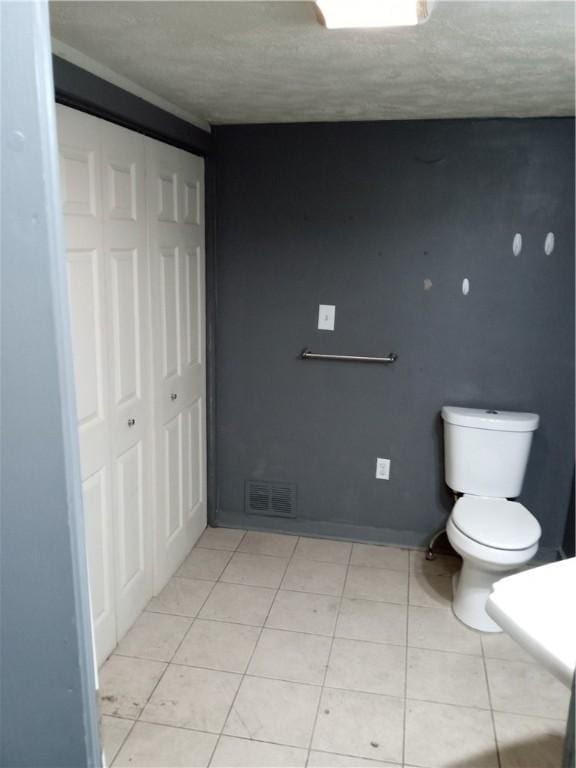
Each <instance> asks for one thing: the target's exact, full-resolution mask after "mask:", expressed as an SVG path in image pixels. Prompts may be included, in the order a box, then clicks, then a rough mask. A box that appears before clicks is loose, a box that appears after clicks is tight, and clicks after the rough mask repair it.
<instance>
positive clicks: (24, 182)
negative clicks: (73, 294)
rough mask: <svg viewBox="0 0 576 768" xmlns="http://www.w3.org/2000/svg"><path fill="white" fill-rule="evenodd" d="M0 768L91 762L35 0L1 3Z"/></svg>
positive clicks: (66, 343) (90, 676) (87, 670)
mask: <svg viewBox="0 0 576 768" xmlns="http://www.w3.org/2000/svg"><path fill="white" fill-rule="evenodd" d="M0 22H1V27H2V45H1V49H2V195H1V197H2V293H1V306H2V319H1V329H2V338H1V348H2V386H1V395H2V400H1V412H2V428H1V430H0V438H1V452H2V487H1V510H2V515H1V521H0V522H1V526H0V545H1V553H0V582H1V584H2V599H1V603H0V626H1V635H0V668H1V671H0V680H1V697H0V711H1V718H0V728H1V733H0V765H2V766H6V767H8V766H10V768H17V767H20V766H27V767H29V768H39V766H42V767H43V768H47V767H48V766H54V768H68V767H69V768H80V766H82V767H83V768H84V767H85V766H96V765H100V748H99V743H98V732H97V711H96V693H95V677H94V669H93V657H92V641H91V633H90V623H89V621H90V620H89V608H88V581H87V574H86V562H85V555H84V547H83V541H84V538H83V527H82V505H81V494H80V469H79V453H78V445H77V442H78V435H77V428H76V414H75V403H74V394H73V378H72V359H71V357H72V356H71V349H72V348H71V341H70V328H69V323H68V317H67V306H68V301H67V294H66V284H65V274H64V269H65V267H64V258H63V256H62V240H61V238H60V232H59V230H60V221H61V209H60V204H59V195H58V186H57V150H56V128H55V116H54V101H53V83H52V77H51V67H50V37H49V30H48V11H47V4H46V3H45V2H26V3H0Z"/></svg>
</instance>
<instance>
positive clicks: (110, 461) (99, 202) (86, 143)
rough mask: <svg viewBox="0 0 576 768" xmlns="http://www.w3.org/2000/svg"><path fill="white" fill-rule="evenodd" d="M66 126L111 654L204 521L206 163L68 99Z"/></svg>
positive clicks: (77, 315)
mask: <svg viewBox="0 0 576 768" xmlns="http://www.w3.org/2000/svg"><path fill="white" fill-rule="evenodd" d="M58 129H59V144H60V166H61V189H62V204H63V211H64V222H65V236H66V254H67V257H66V258H67V264H68V276H69V296H70V305H71V319H72V335H73V348H74V365H75V381H76V399H77V411H78V423H79V436H80V451H81V461H82V482H83V492H84V512H85V523H86V538H87V553H88V566H89V580H90V591H91V603H92V616H93V628H94V638H95V647H96V655H97V658H98V661H99V662H101V661H103V660H104V659H105V658H106V657H107V656H108V654H109V653H110V652H111V651H112V650H113V648H114V646H115V645H116V643H117V641H118V640H119V639H120V638H121V637H122V635H123V634H124V633H125V632H126V631H127V629H128V628H129V627H130V626H131V624H132V623H133V622H134V620H135V619H136V618H137V616H138V614H139V613H140V611H141V610H142V609H143V608H144V607H145V605H146V603H147V602H148V600H149V599H150V597H151V596H152V595H153V594H155V593H157V592H158V591H159V590H160V589H161V588H162V587H163V586H164V584H165V583H166V581H167V580H168V579H169V578H170V576H171V575H172V573H173V572H174V570H175V569H176V568H177V567H178V565H179V564H180V562H181V561H182V559H183V558H184V557H185V556H186V554H187V552H188V551H189V550H190V548H191V546H192V545H193V544H194V542H195V540H196V538H197V537H198V536H199V535H200V532H201V531H202V529H203V528H204V526H205V522H206V509H205V500H204V487H205V485H204V476H205V417H204V397H205V383H204V379H205V376H204V371H205V367H204V322H203V317H204V277H203V269H204V223H203V222H204V214H203V163H202V160H201V159H200V158H196V157H194V156H192V155H189V154H188V153H185V152H183V151H181V150H177V149H173V148H171V147H167V146H165V145H163V144H161V143H159V142H155V141H152V140H151V139H147V138H145V137H143V136H142V135H140V134H137V133H134V132H132V131H128V130H126V129H124V128H120V127H118V126H116V125H112V124H111V123H108V122H106V121H103V120H99V119H97V118H94V117H92V116H89V115H86V114H83V113H81V112H78V111H76V110H72V109H69V108H67V107H60V106H59V107H58ZM165 157H166V158H170V163H169V164H168V165H166V162H165V160H164V158H165ZM170 206H171V207H170ZM165 224H166V225H167V226H168V229H166V230H165V227H164V225H165ZM168 232H169V235H168V234H167V233H168ZM165 259H166V260H165ZM174 396H175V397H174Z"/></svg>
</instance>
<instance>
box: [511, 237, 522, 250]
mask: <svg viewBox="0 0 576 768" xmlns="http://www.w3.org/2000/svg"><path fill="white" fill-rule="evenodd" d="M521 250H522V235H521V234H520V232H516V234H515V235H514V239H513V240H512V253H513V254H514V256H519V255H520V251H521Z"/></svg>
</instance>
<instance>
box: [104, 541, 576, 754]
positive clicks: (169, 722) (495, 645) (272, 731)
mask: <svg viewBox="0 0 576 768" xmlns="http://www.w3.org/2000/svg"><path fill="white" fill-rule="evenodd" d="M456 567H458V562H457V560H455V559H452V558H438V559H437V560H435V561H433V562H426V560H425V559H424V556H423V554H422V553H420V552H415V551H412V552H410V551H408V550H404V549H398V548H394V547H380V546H372V545H366V544H350V543H347V542H340V541H325V540H319V539H307V538H298V537H296V536H283V535H279V534H271V533H257V532H250V533H244V532H243V531H236V530H228V529H209V530H207V531H206V532H205V533H204V534H203V536H202V537H201V539H200V541H199V542H198V545H197V546H196V547H195V548H194V550H193V551H192V553H191V554H190V556H189V557H188V558H187V560H186V561H185V562H184V564H183V565H182V566H181V568H180V569H179V571H178V573H177V575H176V576H175V577H174V578H173V579H172V580H171V581H170V583H169V584H168V586H167V587H166V588H165V589H164V591H163V592H162V593H161V594H160V595H159V596H158V597H155V598H154V599H153V600H151V601H150V604H149V605H148V608H147V610H146V611H145V612H144V613H143V614H142V615H141V617H140V618H139V619H138V621H137V622H136V624H135V625H134V627H133V628H132V629H131V630H130V631H129V632H128V634H127V635H126V637H125V638H124V639H123V640H122V642H121V643H120V644H119V645H118V647H117V649H116V651H115V653H114V654H113V655H112V656H111V657H110V659H109V660H108V661H107V662H106V664H105V665H104V667H103V668H102V671H101V677H100V682H101V694H102V703H101V709H102V713H103V718H102V725H103V736H104V744H105V750H106V755H107V759H108V764H109V765H110V764H112V765H114V766H132V767H133V768H144V767H145V766H154V768H160V767H163V768H177V766H185V767H186V768H196V767H197V766H198V767H199V768H200V767H201V766H212V767H213V768H216V767H218V768H232V766H241V767H244V768H275V767H276V766H287V767H290V768H298V767H300V768H304V766H309V767H310V768H313V767H318V768H322V766H324V767H326V768H338V767H340V766H343V767H347V768H353V767H354V766H372V767H373V768H374V767H375V766H383V765H387V766H404V767H405V768H409V767H410V768H411V767H412V766H417V767H422V768H559V766H560V765H561V754H562V748H563V734H564V728H565V720H566V716H567V710H568V698H569V694H568V691H567V689H565V688H564V687H563V686H562V685H561V684H560V683H558V682H557V681H556V680H555V679H554V678H553V677H552V676H551V675H549V674H548V673H547V672H546V671H545V670H544V669H542V668H541V667H539V666H538V665H537V664H535V663H534V662H533V661H532V659H531V658H530V657H529V656H528V655H527V654H526V653H525V652H523V651H522V650H521V649H520V648H518V647H517V646H516V644H515V643H514V642H513V641H512V640H510V639H509V638H507V637H506V636H505V635H480V634H479V633H477V632H474V631H472V630H469V629H467V628H466V627H464V626H463V625H462V624H460V623H459V622H458V621H457V620H456V619H455V618H454V616H453V615H452V612H451V610H450V597H451V580H450V579H451V574H452V573H453V571H454V569H455V568H456Z"/></svg>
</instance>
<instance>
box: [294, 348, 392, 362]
mask: <svg viewBox="0 0 576 768" xmlns="http://www.w3.org/2000/svg"><path fill="white" fill-rule="evenodd" d="M300 357H301V359H302V360H337V361H338V362H342V363H395V362H396V360H398V355H397V354H396V352H390V354H389V355H386V357H365V356H363V355H322V354H320V353H319V352H312V350H310V349H303V350H302V352H301V354H300Z"/></svg>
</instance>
